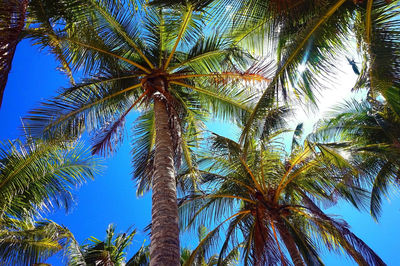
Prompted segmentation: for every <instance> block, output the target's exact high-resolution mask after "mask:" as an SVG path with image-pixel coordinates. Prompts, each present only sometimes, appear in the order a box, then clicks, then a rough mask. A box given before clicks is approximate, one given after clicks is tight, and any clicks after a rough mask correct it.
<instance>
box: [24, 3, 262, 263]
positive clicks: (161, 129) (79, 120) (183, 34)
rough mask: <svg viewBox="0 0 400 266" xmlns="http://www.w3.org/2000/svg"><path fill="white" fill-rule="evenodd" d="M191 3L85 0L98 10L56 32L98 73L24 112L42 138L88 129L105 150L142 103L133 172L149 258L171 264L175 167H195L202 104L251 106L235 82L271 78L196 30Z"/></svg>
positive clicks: (227, 110) (196, 8) (205, 108)
mask: <svg viewBox="0 0 400 266" xmlns="http://www.w3.org/2000/svg"><path fill="white" fill-rule="evenodd" d="M197 2H198V1H186V3H187V5H185V6H180V9H167V8H163V9H161V8H155V7H147V8H143V7H142V8H139V9H134V8H132V7H131V6H124V5H121V6H118V5H115V3H114V2H113V1H101V2H97V1H94V0H93V1H91V4H92V6H93V7H94V9H95V14H96V16H94V17H93V16H90V23H84V22H83V23H81V24H79V27H78V26H77V27H75V28H73V29H71V31H70V32H69V36H65V37H64V38H63V39H62V40H63V48H64V51H65V54H66V55H68V60H70V61H71V63H72V64H73V65H74V66H75V67H76V68H79V67H83V68H84V70H85V71H87V72H88V73H96V75H93V76H92V78H91V79H88V80H86V81H85V82H83V83H82V84H79V85H77V86H74V87H72V88H69V89H66V90H65V91H64V92H63V93H61V94H60V95H59V96H57V97H56V98H54V99H52V100H50V101H47V102H45V103H44V104H43V105H42V106H41V107H39V108H38V109H35V110H33V111H32V112H31V115H30V116H29V117H27V119H28V120H29V121H28V122H27V123H28V124H29V128H30V130H31V131H32V132H33V133H34V134H38V135H42V136H43V137H45V138H46V137H47V138H49V137H51V136H52V135H54V134H65V135H68V136H77V135H79V134H81V133H82V132H83V131H84V130H88V131H95V132H96V137H95V145H94V146H93V152H94V153H102V154H108V153H109V152H110V151H112V150H113V149H114V148H115V146H116V144H117V143H118V142H119V141H120V140H121V139H122V135H121V134H122V128H123V125H124V121H125V118H126V116H127V115H128V114H129V113H131V111H133V110H140V111H143V115H142V116H141V117H140V118H139V122H141V123H140V124H139V125H137V128H136V130H137V131H136V132H141V134H142V135H141V136H137V137H138V138H139V137H140V138H142V141H140V142H139V143H134V146H133V147H134V148H135V149H136V148H138V149H137V151H135V152H138V151H144V154H141V156H136V157H135V158H134V163H136V165H142V166H143V163H144V164H145V165H147V166H149V165H150V167H147V168H143V167H136V169H139V170H138V172H137V175H136V177H137V178H142V177H146V178H147V180H151V185H152V186H151V187H152V193H153V194H152V197H153V203H152V204H153V205H152V231H151V232H152V234H151V250H150V253H151V261H152V262H151V263H152V265H178V264H179V229H178V216H177V215H178V210H177V204H176V180H175V167H176V166H179V164H180V159H181V157H183V159H184V163H185V164H187V165H188V166H189V168H191V169H194V167H193V166H192V164H193V163H192V160H193V159H192V157H191V155H190V144H191V143H189V140H190V139H189V137H188V136H189V135H191V136H196V134H198V132H199V126H200V125H201V123H202V121H203V120H204V119H205V115H207V114H209V113H210V110H211V111H212V112H214V114H215V115H217V116H220V117H223V118H228V117H229V118H231V117H235V116H238V117H241V116H243V115H244V114H245V113H247V112H249V111H250V108H249V105H248V103H249V102H250V101H251V99H252V97H254V96H249V95H248V94H247V93H245V92H244V91H243V90H238V87H239V86H243V85H244V84H245V83H250V82H253V81H254V82H268V81H269V80H268V79H267V78H265V76H266V74H267V72H268V69H269V68H267V67H265V66H263V67H262V68H259V67H258V66H256V65H255V66H252V67H251V68H250V69H247V70H245V69H243V66H244V65H248V63H249V61H248V60H246V58H245V57H244V53H242V52H241V51H240V50H238V49H237V48H235V47H232V45H231V44H232V43H231V41H230V39H229V38H227V37H225V36H222V37H221V36H219V35H218V34H212V35H211V36H209V37H206V36H204V34H203V33H202V30H201V29H202V27H205V24H203V23H202V22H201V20H200V19H201V8H202V5H199V4H198V3H197ZM88 17H89V15H88ZM88 20H89V18H88ZM205 32H210V31H208V30H207V31H205ZM240 69H242V70H240ZM232 119H233V120H234V118H232ZM135 144H138V146H136V145H135ZM181 154H182V156H181Z"/></svg>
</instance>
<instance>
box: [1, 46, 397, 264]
mask: <svg viewBox="0 0 400 266" xmlns="http://www.w3.org/2000/svg"><path fill="white" fill-rule="evenodd" d="M56 67H57V64H56V63H55V61H54V58H53V57H52V56H51V55H48V54H47V53H46V52H42V53H38V52H37V50H36V48H35V47H34V48H32V47H31V46H30V43H29V42H27V41H24V42H22V43H20V44H19V46H18V49H17V52H16V54H15V58H14V63H13V67H12V70H11V73H10V75H9V81H8V85H7V87H6V92H5V96H4V102H3V105H2V108H1V110H0V119H1V121H3V123H2V124H3V127H2V128H1V130H0V139H1V140H5V139H14V138H16V137H17V136H19V135H20V133H21V131H20V117H22V116H24V114H26V112H27V111H28V110H29V109H31V108H33V107H34V106H35V103H37V102H39V101H40V100H41V99H46V98H48V97H50V96H52V95H55V94H56V91H57V90H58V89H59V88H60V87H63V86H68V80H67V78H66V77H65V76H64V75H63V74H62V73H60V72H58V71H57V70H56ZM349 71H351V70H350V68H349ZM135 116H136V115H131V116H130V117H128V121H127V123H126V125H127V129H126V133H127V134H126V136H128V135H129V131H130V128H131V126H130V125H131V122H133V121H134V119H135ZM211 129H212V130H215V131H218V132H217V133H219V134H225V135H226V131H227V130H226V128H225V130H224V129H223V128H222V127H221V125H219V124H218V123H213V126H212V128H211ZM230 137H231V136H230ZM129 144H130V140H129V139H128V138H125V141H124V144H123V145H122V146H121V147H120V149H119V150H118V152H117V153H115V154H114V156H113V157H111V158H109V159H107V160H106V161H105V164H106V166H107V167H106V170H105V172H104V174H103V175H101V176H97V177H96V179H95V181H92V182H89V183H87V184H86V185H84V186H83V187H81V188H80V189H79V190H77V192H76V199H77V202H76V203H77V204H76V205H75V207H74V209H73V211H72V212H70V213H69V214H67V215H66V214H65V213H64V212H63V211H58V212H56V213H53V214H50V215H49V216H48V218H49V219H52V220H54V221H56V222H58V223H60V224H63V225H65V226H67V227H68V228H69V229H70V230H71V231H72V232H73V233H74V235H75V237H76V239H77V240H78V241H80V242H81V243H82V241H83V240H84V239H86V238H88V237H89V236H95V237H97V238H99V239H102V238H103V237H104V236H105V230H106V228H107V225H108V224H109V223H114V224H116V225H117V232H123V231H125V230H127V229H128V228H129V226H134V227H136V228H137V229H138V234H137V236H136V237H135V238H134V243H133V245H132V246H131V248H130V252H129V253H130V254H132V253H133V252H134V251H136V250H137V249H138V248H139V247H140V246H141V245H142V242H143V240H144V239H145V238H147V243H148V241H149V240H148V239H149V238H148V235H147V233H146V232H143V231H142V229H143V228H144V227H145V226H147V225H148V224H149V223H150V216H151V197H150V194H147V195H145V196H144V197H141V198H137V197H136V193H135V186H134V182H133V181H132V180H131V170H132V168H131V163H130V161H131V155H130V151H131V150H130V149H131V148H130V145H129ZM327 213H332V214H340V215H342V217H343V218H344V219H345V220H346V221H347V222H348V223H349V224H350V225H351V227H352V230H353V232H354V233H356V234H357V235H358V236H359V237H360V238H361V239H363V240H364V241H365V242H366V243H367V244H368V245H370V246H371V247H372V248H373V249H374V250H375V251H376V252H377V253H378V254H379V255H380V256H381V257H382V258H383V260H384V261H385V262H386V263H387V264H388V265H398V261H400V253H399V252H398V248H397V247H398V242H397V240H398V239H400V227H399V226H398V224H399V217H400V200H399V198H398V197H396V198H394V197H392V201H391V203H388V202H386V203H385V205H384V208H383V215H382V218H381V220H380V223H379V224H376V223H375V222H374V221H373V220H372V218H371V217H370V216H369V215H368V214H367V213H360V212H358V211H357V210H355V209H353V208H351V207H349V206H346V205H344V204H340V205H338V206H335V207H332V208H330V209H328V210H327ZM185 239H186V238H185ZM194 240H195V241H197V238H196V236H194ZM182 246H185V243H182ZM128 257H129V256H128ZM60 260H61V259H60V258H54V259H51V260H49V263H52V264H53V265H63V264H62V263H61V262H60ZM324 260H325V262H326V265H339V264H341V265H354V264H352V263H351V262H350V260H348V259H345V258H344V257H339V256H336V255H326V256H324Z"/></svg>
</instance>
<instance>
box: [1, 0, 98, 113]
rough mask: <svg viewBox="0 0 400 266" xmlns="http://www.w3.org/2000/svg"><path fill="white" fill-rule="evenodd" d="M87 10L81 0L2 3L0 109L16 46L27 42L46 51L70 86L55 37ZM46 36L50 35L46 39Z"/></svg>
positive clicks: (70, 71) (64, 61) (67, 64)
mask: <svg viewBox="0 0 400 266" xmlns="http://www.w3.org/2000/svg"><path fill="white" fill-rule="evenodd" d="M88 8H90V7H89V6H88V5H87V3H86V1H82V0H4V1H2V3H1V6H0V107H1V104H2V99H3V94H4V89H5V87H6V83H7V79H8V74H9V72H10V70H11V65H12V60H13V57H14V54H15V50H16V48H17V45H18V43H19V42H20V41H21V40H23V39H25V38H30V39H33V40H34V41H35V45H38V46H40V48H41V49H43V48H47V49H49V51H50V52H51V53H52V54H53V55H55V57H56V59H57V60H58V61H59V63H60V65H61V67H60V69H61V70H62V71H63V72H65V73H66V74H67V76H68V77H69V79H70V81H71V82H72V83H73V82H74V79H73V77H72V70H71V68H70V65H69V62H68V61H67V59H66V58H65V56H64V55H63V53H62V50H61V47H60V43H59V40H58V38H57V35H58V34H60V33H61V32H65V30H66V29H67V28H69V27H70V26H71V25H73V24H74V23H77V21H79V20H81V19H83V17H81V16H80V14H81V11H82V10H84V9H88ZM46 32H49V33H52V34H50V35H48V34H46Z"/></svg>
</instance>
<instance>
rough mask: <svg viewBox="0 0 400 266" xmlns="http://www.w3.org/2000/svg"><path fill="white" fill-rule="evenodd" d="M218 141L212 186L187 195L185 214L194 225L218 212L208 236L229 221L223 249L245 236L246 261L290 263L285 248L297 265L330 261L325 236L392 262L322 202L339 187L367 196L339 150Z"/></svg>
mask: <svg viewBox="0 0 400 266" xmlns="http://www.w3.org/2000/svg"><path fill="white" fill-rule="evenodd" d="M214 143H215V144H214V145H215V147H216V148H218V151H216V153H215V154H214V156H213V159H212V160H211V163H212V166H211V167H210V168H211V169H210V170H208V171H202V174H203V178H204V182H205V183H204V186H203V187H208V192H206V193H204V194H201V193H200V194H197V195H194V196H192V197H189V198H187V199H186V202H184V203H183V204H182V207H181V211H182V216H181V217H182V219H183V221H184V224H186V225H188V226H190V225H195V224H197V223H204V222H206V220H207V219H209V218H210V217H215V218H216V219H217V220H218V221H219V222H216V221H214V222H215V224H217V225H216V227H215V229H214V230H212V231H211V232H210V233H209V234H208V235H207V236H206V237H205V238H204V240H203V241H202V242H203V243H205V242H207V241H215V238H216V237H217V236H218V234H219V232H220V231H221V230H222V229H223V228H226V232H225V234H226V237H225V241H224V243H223V245H222V249H221V251H220V255H221V256H223V255H224V254H225V253H226V252H227V250H229V248H231V247H235V246H236V245H237V244H238V241H239V239H244V243H242V245H243V249H242V250H243V257H244V263H245V265H248V264H249V263H250V264H252V265H278V264H283V265H287V264H289V259H288V258H286V254H289V255H290V258H291V261H292V263H293V264H294V265H306V264H307V265H323V262H322V261H321V259H320V257H319V255H318V253H319V252H318V250H317V243H318V244H324V245H325V246H326V247H327V248H328V250H336V251H337V250H340V251H344V252H345V253H347V254H348V255H349V256H350V257H351V258H352V259H353V260H354V261H355V262H357V263H358V264H360V265H385V264H384V263H383V261H382V260H381V259H380V258H379V256H378V255H376V254H375V252H374V251H372V250H371V249H370V248H369V247H368V246H367V245H366V244H365V243H364V242H363V241H362V240H361V239H359V238H358V237H357V236H355V235H354V234H353V233H352V232H351V231H350V229H349V226H348V225H347V224H346V222H344V221H342V220H339V219H337V218H334V217H332V216H329V215H327V214H325V213H324V212H323V211H322V210H321V209H320V208H319V207H318V205H319V204H320V203H323V202H330V201H332V194H335V195H336V196H341V197H343V198H345V199H347V200H349V201H351V202H352V203H353V204H356V203H357V202H356V200H361V199H362V194H363V191H362V190H361V189H359V188H357V187H353V188H349V187H347V186H346V185H345V183H344V182H343V176H345V175H346V173H347V175H348V172H349V171H351V168H349V167H346V162H345V161H344V160H343V159H342V158H341V157H340V156H336V155H335V152H334V150H331V149H329V148H327V147H324V146H321V145H320V146H318V149H317V148H316V147H315V146H313V145H311V144H308V143H306V145H305V147H304V148H303V147H297V148H295V149H294V150H293V152H292V153H291V154H290V156H289V157H287V158H282V153H284V151H283V150H282V149H281V148H279V146H276V144H273V145H271V144H272V143H267V142H265V143H262V144H256V143H253V144H251V145H250V146H249V148H248V150H247V152H246V153H244V150H243V148H242V146H241V145H239V144H238V143H236V142H234V141H232V140H230V139H227V138H224V137H221V136H216V137H214ZM347 166H348V165H347ZM214 222H213V223H214ZM226 223H229V225H227V226H225V224H226ZM239 232H240V233H239ZM239 234H241V236H239ZM213 239H214V240H213ZM201 244H202V243H201ZM285 249H286V250H287V253H286V252H285Z"/></svg>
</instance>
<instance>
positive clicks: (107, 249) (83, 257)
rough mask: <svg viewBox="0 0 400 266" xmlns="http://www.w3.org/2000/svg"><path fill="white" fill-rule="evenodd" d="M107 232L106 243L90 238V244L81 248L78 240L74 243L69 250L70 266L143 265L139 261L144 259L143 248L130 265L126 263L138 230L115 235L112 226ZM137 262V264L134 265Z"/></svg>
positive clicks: (130, 261) (111, 225) (131, 260)
mask: <svg viewBox="0 0 400 266" xmlns="http://www.w3.org/2000/svg"><path fill="white" fill-rule="evenodd" d="M106 232H107V234H106V238H105V240H104V241H101V240H99V239H97V238H95V237H90V238H89V239H88V240H87V241H89V244H85V245H82V246H79V244H78V242H76V240H74V241H72V242H71V244H70V245H69V246H68V248H67V258H68V265H71V266H73V265H104V266H114V265H115V266H122V265H131V266H139V265H142V264H140V262H139V261H138V259H142V258H141V257H143V254H144V251H143V247H142V248H141V249H139V251H138V252H137V253H136V254H135V255H134V256H133V257H132V258H131V259H130V260H129V261H128V263H125V257H126V251H125V250H126V249H127V248H128V247H129V245H130V244H131V243H132V239H133V237H134V236H135V235H136V230H130V229H129V230H128V231H127V232H125V233H121V234H117V235H115V226H114V225H113V224H110V225H109V226H108V228H107V230H106ZM135 261H136V263H134V262H135ZM145 265H147V264H145Z"/></svg>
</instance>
